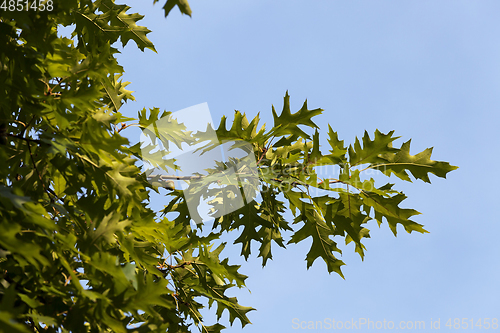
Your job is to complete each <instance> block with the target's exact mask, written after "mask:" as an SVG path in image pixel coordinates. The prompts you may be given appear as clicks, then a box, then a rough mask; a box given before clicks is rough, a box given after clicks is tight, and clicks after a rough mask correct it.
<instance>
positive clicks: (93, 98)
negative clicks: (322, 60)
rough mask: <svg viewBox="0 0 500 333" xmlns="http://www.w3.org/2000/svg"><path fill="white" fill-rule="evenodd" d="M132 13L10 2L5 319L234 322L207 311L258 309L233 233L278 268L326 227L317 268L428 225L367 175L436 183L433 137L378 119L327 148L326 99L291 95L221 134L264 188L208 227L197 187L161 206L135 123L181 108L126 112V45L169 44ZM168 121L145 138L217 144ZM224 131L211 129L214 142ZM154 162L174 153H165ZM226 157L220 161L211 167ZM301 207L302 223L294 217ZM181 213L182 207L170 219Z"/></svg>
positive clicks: (104, 323)
mask: <svg viewBox="0 0 500 333" xmlns="http://www.w3.org/2000/svg"><path fill="white" fill-rule="evenodd" d="M154 2H157V1H154ZM175 6H178V7H179V9H180V10H181V12H182V13H184V14H187V15H191V10H190V8H189V4H188V2H187V1H181V0H175V1H173V0H168V1H167V2H166V3H165V6H164V10H165V15H167V14H168V13H169V12H170V10H172V8H174V7H175ZM129 9H130V8H129V7H128V6H126V5H118V4H115V2H114V1H113V0H95V1H90V0H65V1H58V2H54V10H53V11H50V12H49V11H45V12H35V11H13V12H1V16H0V32H1V33H0V43H1V45H2V48H1V49H0V327H1V328H0V330H5V331H8V332H38V331H42V330H43V331H46V332H166V331H168V332H185V331H187V330H190V329H192V328H193V327H198V328H199V329H200V330H201V331H204V332H219V331H221V330H222V329H223V328H224V326H223V325H222V324H221V323H220V322H219V320H218V322H217V323H214V324H213V325H207V324H206V323H205V322H204V321H203V318H202V315H201V313H200V310H201V309H202V308H203V307H204V306H209V307H212V306H213V307H214V308H215V312H216V314H217V317H218V319H222V318H221V317H222V316H223V315H224V314H227V315H228V319H229V323H230V324H233V322H234V321H235V320H236V319H238V321H239V322H240V323H241V325H242V326H245V325H246V324H248V323H250V320H249V318H248V317H247V314H248V312H249V311H251V310H253V309H252V308H251V307H245V306H242V305H240V304H239V303H238V300H237V299H236V298H235V297H231V295H230V291H231V288H234V287H237V288H243V287H244V286H245V280H246V278H247V277H246V276H245V275H243V274H241V273H240V271H239V269H240V267H239V266H237V265H230V264H229V260H228V259H227V258H223V253H222V251H223V248H224V246H225V243H222V242H220V238H221V236H222V234H224V233H231V234H232V235H235V237H234V242H235V243H236V244H241V254H242V255H243V256H244V257H245V258H248V257H249V256H250V255H251V251H252V249H253V248H252V243H255V244H258V246H259V247H258V251H259V254H258V256H259V257H261V258H262V260H263V265H265V264H266V263H267V262H268V260H269V259H271V258H272V252H271V248H272V245H273V244H277V245H278V246H280V247H285V246H286V245H287V244H293V243H298V242H301V241H304V240H306V239H311V240H312V245H311V249H310V251H309V252H308V253H307V255H306V261H307V267H309V266H311V265H312V263H313V262H314V261H315V260H316V259H317V258H321V259H323V260H324V262H325V263H326V266H327V269H328V271H329V272H337V273H338V274H340V275H342V272H341V270H340V267H341V266H342V265H343V264H344V263H343V262H342V261H341V260H340V259H338V257H337V256H338V253H341V252H340V249H339V248H338V247H337V243H336V241H335V240H334V239H338V238H343V239H344V240H345V242H346V243H350V242H352V243H354V244H355V250H356V252H358V253H359V254H360V255H361V256H363V255H364V250H365V247H364V245H363V244H362V240H363V238H366V237H369V231H368V229H367V228H366V227H365V225H366V223H367V222H368V221H369V220H370V219H375V220H376V221H377V222H378V223H379V224H380V223H384V222H387V223H388V225H389V227H390V229H391V230H392V231H393V232H394V234H396V230H397V225H398V224H401V225H402V226H403V227H404V229H405V230H406V231H408V232H412V231H414V230H415V231H418V232H425V230H424V229H423V228H422V226H421V225H420V224H418V223H416V222H414V221H413V220H411V218H412V216H414V215H416V214H418V212H416V211H415V210H412V209H406V208H402V207H401V202H402V201H403V200H404V199H405V198H406V197H405V196H404V194H402V193H401V192H398V191H396V190H394V189H393V185H392V184H385V185H383V186H379V187H376V186H375V182H374V180H373V179H364V178H363V171H366V170H378V171H380V172H381V173H382V174H385V175H387V176H390V175H392V174H394V175H395V176H396V177H399V178H401V179H403V180H407V181H408V180H410V177H409V176H410V174H411V175H412V176H413V177H415V178H416V179H421V180H423V181H425V182H429V177H428V174H429V173H433V174H435V175H436V176H438V177H445V176H446V174H447V173H448V172H449V171H451V170H453V169H455V168H456V167H453V166H451V165H449V164H448V163H446V162H436V161H432V160H431V159H430V155H431V150H430V149H428V150H425V151H424V152H422V153H419V154H417V155H414V156H413V155H410V153H409V151H410V142H409V141H408V142H406V143H404V144H403V145H402V146H401V147H400V148H394V147H393V146H392V142H393V141H394V140H395V139H396V137H394V136H393V133H392V132H390V133H388V134H383V133H380V132H378V131H377V132H376V133H375V136H374V138H373V139H371V138H370V137H369V135H368V134H366V133H365V135H364V136H363V138H362V140H361V141H359V140H358V139H356V141H355V143H354V145H352V146H349V147H345V146H344V143H343V141H340V140H339V139H338V137H337V133H336V132H334V131H333V130H332V128H329V131H328V143H329V144H330V150H329V152H328V153H326V154H324V153H322V152H321V151H320V143H319V131H318V130H319V128H318V126H317V125H316V124H315V123H314V122H313V121H312V118H313V117H314V116H317V115H319V114H321V112H322V110H320V109H314V110H309V109H308V107H307V103H304V105H303V106H302V108H300V109H299V110H298V111H297V112H295V113H292V112H291V110H290V103H289V96H288V93H287V94H286V96H285V99H284V105H283V109H282V111H281V113H280V114H279V115H278V113H277V112H276V111H275V109H274V108H273V110H272V113H273V118H274V124H273V126H272V127H271V128H270V129H269V130H266V128H265V126H262V127H260V128H259V124H258V123H259V117H258V116H257V117H255V118H253V119H252V120H251V121H248V119H247V117H246V115H245V114H243V113H241V112H239V111H236V112H235V114H234V120H233V122H232V125H231V127H230V128H229V129H228V128H227V126H226V122H227V120H226V118H225V117H223V118H222V120H221V122H220V125H219V127H218V128H217V129H216V130H215V132H216V135H217V137H218V140H221V141H230V140H232V141H236V142H238V141H239V142H246V143H249V144H250V145H251V147H252V150H253V151H251V152H249V153H251V154H254V156H255V160H256V161H257V170H258V175H257V176H258V177H257V179H258V181H257V182H254V183H249V185H248V186H250V187H251V189H252V190H253V191H256V192H259V193H261V198H260V199H259V200H257V199H256V200H252V201H251V202H249V203H248V204H247V205H245V206H244V207H241V208H239V209H237V210H235V211H234V212H232V213H230V214H227V215H223V216H220V217H218V218H216V219H215V221H214V224H213V228H212V230H210V231H209V232H205V233H204V232H203V230H202V226H201V225H200V226H199V228H191V226H190V220H191V218H195V217H192V216H190V214H189V210H188V207H187V203H186V201H185V198H184V196H183V192H182V191H180V190H175V189H171V191H170V192H169V193H168V198H169V199H170V201H169V202H168V203H167V205H166V207H165V209H164V210H163V213H164V215H163V216H159V214H157V212H155V211H153V210H152V209H151V208H149V206H148V204H149V202H150V194H151V193H152V192H153V191H159V188H158V186H159V185H161V182H157V183H155V182H153V183H151V182H150V181H149V180H148V177H147V176H148V175H147V173H146V172H145V170H144V169H143V168H142V167H141V166H140V163H139V162H140V161H141V159H142V158H144V156H142V155H141V147H140V144H135V145H133V144H131V143H130V142H129V140H128V139H127V138H125V137H124V136H123V135H122V133H121V131H122V130H124V129H126V128H128V127H130V126H138V127H140V128H141V129H143V130H146V129H147V128H148V127H149V126H150V125H151V124H161V122H160V120H161V119H162V118H165V117H168V116H169V115H170V113H169V112H161V111H160V110H159V109H158V108H152V109H150V110H149V111H147V110H146V109H144V110H142V111H139V113H138V117H137V119H131V118H127V117H125V116H123V115H122V114H121V113H120V112H119V109H120V107H121V105H122V104H123V103H125V102H126V101H127V100H133V96H132V92H131V91H129V90H127V89H125V87H126V86H127V84H128V83H127V82H122V81H121V80H120V78H121V76H122V75H123V73H124V70H123V68H122V67H121V66H120V65H119V64H118V62H117V60H116V55H117V53H118V52H119V51H118V48H117V46H116V44H117V43H121V45H122V46H125V45H126V44H127V43H128V42H129V41H130V40H132V41H133V42H134V43H135V44H136V45H137V46H138V47H139V48H140V49H141V50H145V49H151V50H153V51H154V46H153V44H152V42H151V41H150V40H149V39H148V38H147V34H148V32H149V30H148V29H147V28H145V27H142V26H139V25H137V23H138V21H139V20H140V19H141V18H142V16H141V15H139V14H130V13H129ZM64 26H65V27H70V28H71V29H73V32H72V34H71V36H68V37H69V38H67V37H64V36H62V35H61V32H60V29H61V27H64ZM168 126H172V127H165V128H162V127H161V126H157V127H156V130H157V133H147V131H146V132H145V134H146V135H151V136H153V135H155V136H156V135H157V134H159V133H163V134H162V135H163V139H164V140H166V141H170V142H172V143H173V144H176V145H178V144H180V142H188V143H193V144H194V143H199V142H203V141H207V140H206V138H207V137H208V136H207V133H206V132H205V133H202V132H200V133H191V132H187V131H186V130H185V127H184V126H183V125H182V124H179V123H176V122H170V123H169V125H168ZM304 128H310V129H312V130H314V131H315V132H314V134H312V136H311V135H310V134H308V133H307V131H306V130H304ZM160 137H161V135H160ZM220 143H221V142H220V141H217V142H215V141H214V142H212V141H208V142H207V143H206V145H205V147H204V148H203V149H205V150H210V149H213V148H214V147H216V146H218V145H219V144H220ZM147 159H148V161H156V166H160V167H161V166H162V165H164V160H165V159H164V156H163V155H162V153H161V152H156V153H155V152H151V156H148V158H147ZM232 163H237V161H236V160H235V161H232ZM167 166H169V165H167ZM173 166H174V165H170V167H173ZM321 166H336V167H338V170H339V174H338V175H337V176H335V177H326V178H321V177H320V175H319V173H318V170H319V169H318V168H319V167H321ZM226 167H227V165H224V164H219V166H218V168H215V169H213V170H210V173H211V175H216V174H217V172H220V171H221V170H222V169H224V168H226ZM242 172H245V171H244V170H243V171H242ZM242 177H244V175H242ZM214 180H215V178H214V177H212V178H210V177H200V178H198V179H193V180H192V181H191V184H190V186H193V187H194V186H199V187H200V188H203V187H208V186H209V185H210V183H213V182H214ZM226 185H231V184H226ZM313 189H316V190H318V191H320V192H321V193H320V194H318V195H315V194H312V190H313ZM236 190H237V189H236V188H233V187H230V186H227V189H226V190H225V191H220V190H219V191H218V192H217V191H215V192H206V193H205V194H206V195H207V196H213V197H215V199H214V201H213V206H214V210H217V209H219V208H220V207H218V206H217V205H218V204H219V203H220V202H221V201H218V200H217V198H220V196H223V195H230V194H231V191H236ZM200 193H201V192H200ZM318 193H319V192H318ZM233 194H234V193H233ZM200 199H201V194H200ZM288 209H290V210H291V212H292V213H293V215H294V218H293V221H287V220H286V219H285V217H284V216H285V213H286V212H287V210H288ZM169 213H176V214H178V215H177V217H175V218H167V215H168V214H169ZM335 237H336V238H335ZM285 238H287V239H285Z"/></svg>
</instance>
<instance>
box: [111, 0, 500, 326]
mask: <svg viewBox="0 0 500 333" xmlns="http://www.w3.org/2000/svg"><path fill="white" fill-rule="evenodd" d="M126 2H127V4H129V5H130V6H132V9H131V12H140V13H141V14H145V15H146V17H145V19H144V20H143V21H141V22H142V23H141V25H146V26H147V27H148V28H149V29H151V30H153V32H152V33H151V34H149V35H148V36H149V38H150V39H151V40H152V41H153V43H155V45H156V49H157V50H158V54H155V53H153V52H151V51H146V52H145V53H142V52H140V51H139V50H137V49H136V48H135V46H134V45H132V42H131V44H130V45H128V46H127V47H126V48H125V49H124V51H123V54H122V55H121V56H120V57H119V61H120V62H121V64H122V65H123V66H124V68H125V72H126V74H125V76H124V79H125V80H126V81H131V82H132V84H131V85H130V86H129V87H128V88H129V89H131V90H134V91H135V97H136V99H137V101H136V102H130V103H128V104H127V105H125V106H123V108H122V110H121V111H122V112H123V113H125V114H126V115H130V116H136V115H137V110H140V109H142V108H143V107H160V108H161V109H165V110H169V111H177V110H180V109H183V108H186V107H189V106H192V105H195V104H199V103H203V102H207V103H208V106H209V108H210V111H211V113H212V117H213V119H214V121H215V122H216V123H218V119H220V117H221V116H222V115H227V116H228V117H230V118H231V117H232V115H233V110H235V109H237V110H241V111H244V112H246V113H247V115H248V116H251V117H253V116H255V115H256V114H257V112H259V111H260V114H261V118H262V120H263V121H264V122H270V121H271V119H272V116H271V105H272V104H274V105H275V106H276V108H277V109H278V110H280V109H281V105H282V101H283V96H284V94H285V91H286V90H288V91H289V93H290V95H291V103H292V109H294V110H297V109H298V108H300V106H301V105H302V103H303V101H304V100H305V99H307V100H308V103H309V106H310V107H311V108H317V107H320V108H323V109H324V110H325V112H324V113H323V115H321V116H318V117H317V118H316V120H315V121H316V122H317V123H318V125H319V126H320V128H321V130H320V135H321V136H322V143H323V149H325V150H327V147H328V146H327V142H326V130H327V128H328V127H327V123H329V124H331V126H332V127H333V128H334V130H336V131H338V133H339V137H340V138H341V139H344V140H346V143H352V142H353V141H354V137H355V136H361V135H362V134H363V132H364V130H365V129H366V130H368V132H369V133H373V131H374V130H375V129H377V128H378V129H379V130H381V131H382V132H387V131H390V130H393V129H394V130H395V131H396V134H397V135H400V136H402V139H399V140H398V141H397V143H402V142H403V140H404V141H406V140H407V139H410V138H412V153H417V152H420V151H421V150H423V149H425V148H427V147H432V146H433V147H434V153H433V159H435V160H444V161H448V162H450V163H451V164H452V165H457V166H459V167H460V169H458V170H456V171H453V172H451V173H450V174H449V176H448V179H446V180H444V179H441V178H437V177H432V178H431V181H432V185H429V184H425V183H423V182H421V181H418V182H414V183H403V182H402V181H398V180H392V179H391V181H394V182H396V184H397V185H396V186H397V188H398V189H402V190H403V191H404V192H405V194H407V195H408V197H409V198H408V199H407V200H406V205H407V206H406V207H407V208H414V209H417V210H418V211H420V212H421V213H422V215H419V216H417V217H416V221H417V222H419V223H422V224H424V225H425V227H426V229H427V230H429V231H430V234H425V235H421V234H415V233H414V234H411V235H409V234H407V233H406V232H404V230H400V232H399V235H398V237H397V238H395V237H393V236H392V233H391V232H390V230H389V228H388V227H387V225H382V227H381V228H380V229H379V228H378V227H377V225H376V223H375V222H374V221H372V222H370V223H369V225H368V228H369V229H371V235H372V238H371V239H369V240H367V241H366V245H367V255H366V258H365V261H364V262H362V261H361V259H360V258H359V257H358V256H357V255H356V254H354V252H353V247H351V246H347V247H345V248H344V254H343V257H342V259H343V260H344V261H345V262H346V263H347V266H344V269H343V271H344V274H345V277H346V279H345V280H343V279H342V278H340V277H339V276H337V275H336V274H332V275H329V274H328V273H327V270H326V266H325V264H324V263H323V262H321V261H320V260H318V261H317V262H315V264H314V265H313V267H312V268H310V269H309V270H307V269H306V263H305V260H304V259H305V255H306V253H307V251H308V246H309V243H308V242H305V244H303V245H298V246H289V248H288V249H287V250H282V249H278V248H276V249H275V250H274V252H273V253H274V260H273V261H271V262H269V263H268V265H267V267H265V268H264V269H262V268H261V265H260V260H256V259H252V260H250V261H249V262H247V263H244V261H243V260H242V259H240V258H238V254H239V251H240V247H239V245H238V246H234V245H233V246H231V245H228V251H227V252H226V254H227V255H229V256H230V257H231V261H230V263H243V267H242V269H241V271H242V273H244V274H246V275H249V276H250V277H249V279H248V280H247V285H248V287H249V289H250V290H251V292H252V293H251V294H250V293H248V291H246V290H241V291H237V293H235V295H237V296H238V298H239V300H240V303H241V304H243V305H248V306H252V307H255V308H257V311H254V312H251V313H250V314H249V318H250V320H251V321H252V322H253V325H249V326H247V327H246V328H245V329H244V332H296V331H301V330H296V329H294V327H296V326H293V322H292V320H293V319H294V318H298V320H299V322H302V321H306V322H307V321H324V320H325V318H333V319H335V320H341V321H350V320H351V319H354V320H359V318H366V319H370V320H372V321H383V320H384V319H385V320H387V321H394V322H395V323H396V325H398V324H399V322H400V321H418V320H421V321H425V323H426V328H427V329H426V331H428V330H429V327H430V321H431V319H432V320H433V321H435V320H437V319H438V318H440V319H441V330H444V331H446V330H449V329H448V328H446V327H445V324H446V321H447V320H448V319H449V318H452V319H454V318H460V320H461V319H462V318H469V320H470V318H474V320H476V319H480V318H483V319H484V318H495V317H496V318H498V319H500V285H499V281H500V260H499V257H500V242H499V241H498V235H500V224H499V217H498V216H499V214H498V212H497V210H498V208H499V206H500V205H499V204H498V197H499V193H498V190H497V189H498V188H499V187H500V182H499V176H498V174H499V171H498V165H499V164H500V163H499V162H500V158H499V156H500V151H499V142H500V140H499V139H498V135H499V126H500V118H499V108H500V20H499V19H498V17H499V16H498V15H499V13H500V2H498V1H472V0H471V1H461V0H452V1H451V0H448V1H424V0H420V1H395V0H393V1H373V0H366V1H334V0H323V1H319V0H317V1H316V0H315V1H307V2H306V1H290V0H288V1H281V0H280V1H278V0H275V1H264V0H253V1H249V0H239V1H234V0H232V1H229V0H224V1H223V0H203V1H200V0H191V1H190V3H191V8H192V10H193V16H192V18H189V17H188V16H182V15H181V14H180V13H179V11H178V10H177V9H174V10H173V12H172V13H171V14H170V15H169V17H168V18H167V19H165V18H164V17H163V11H162V10H161V6H160V3H162V1H160V3H158V4H157V5H156V6H153V5H152V1H143V0H141V1H139V0H134V1H130V0H127V1H126ZM130 133H131V134H130ZM136 134H137V135H136ZM129 135H130V137H131V138H132V139H133V138H134V135H136V139H133V140H136V141H138V140H139V135H138V133H135V132H133V130H132V131H130V132H129ZM383 178H384V177H376V178H375V179H376V181H378V184H380V185H382V184H384V183H385V182H384V179H383ZM159 200H160V199H159ZM157 203H161V202H160V201H158V202H157ZM254 258H255V257H254ZM224 318H227V316H225V317H224ZM469 323H470V321H469ZM474 323H475V322H474ZM498 330H499V331H500V329H498ZM228 331H229V332H239V331H241V328H240V325H239V322H235V325H234V326H233V327H232V328H231V329H230V330H228ZM360 331H366V330H360ZM376 331H379V332H380V331H384V330H383V329H381V330H376ZM387 331H388V330H387ZM413 331H416V330H413ZM467 331H468V332H482V331H484V328H483V330H480V329H479V328H475V329H472V330H471V329H470V328H469V329H468V330H467ZM488 331H491V329H490V330H488Z"/></svg>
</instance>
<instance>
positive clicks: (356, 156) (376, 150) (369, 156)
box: [349, 130, 399, 166]
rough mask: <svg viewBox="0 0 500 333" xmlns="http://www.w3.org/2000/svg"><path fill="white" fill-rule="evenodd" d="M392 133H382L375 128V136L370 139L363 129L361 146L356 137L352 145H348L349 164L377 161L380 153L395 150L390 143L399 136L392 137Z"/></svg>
mask: <svg viewBox="0 0 500 333" xmlns="http://www.w3.org/2000/svg"><path fill="white" fill-rule="evenodd" d="M393 133H394V131H390V132H389V133H387V134H384V133H381V132H380V131H379V130H376V131H375V138H374V139H373V140H371V139H370V136H369V135H368V132H366V131H365V135H364V136H363V147H361V143H360V142H359V139H358V138H357V137H356V142H355V143H354V147H353V146H352V145H350V146H349V163H350V164H351V166H355V165H359V164H365V163H375V162H379V161H380V155H381V154H386V153H392V152H394V151H397V149H395V148H393V147H392V145H391V143H392V142H393V141H394V140H396V139H398V138H399V137H393V136H392V134H393Z"/></svg>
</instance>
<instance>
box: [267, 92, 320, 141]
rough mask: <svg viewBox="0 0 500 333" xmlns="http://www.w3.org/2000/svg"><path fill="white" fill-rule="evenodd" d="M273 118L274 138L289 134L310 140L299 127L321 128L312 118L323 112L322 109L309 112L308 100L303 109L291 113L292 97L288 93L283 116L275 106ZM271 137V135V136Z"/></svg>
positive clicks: (272, 131)
mask: <svg viewBox="0 0 500 333" xmlns="http://www.w3.org/2000/svg"><path fill="white" fill-rule="evenodd" d="M272 111H273V118H274V128H273V130H271V133H272V135H274V136H283V135H287V134H294V135H298V136H300V137H303V138H305V139H310V138H311V137H310V136H309V135H308V134H306V133H305V132H304V131H303V130H302V129H300V128H299V127H298V125H305V126H308V127H312V128H319V127H318V126H317V125H316V124H315V123H314V122H313V121H312V120H311V118H312V117H314V116H317V115H319V114H321V113H322V112H323V110H322V109H314V110H309V109H308V108H307V100H306V101H305V102H304V105H302V108H301V109H300V110H299V111H297V112H295V113H291V112H290V95H288V91H287V92H286V94H285V97H284V102H283V110H282V112H281V114H280V115H279V116H278V114H277V113H276V110H275V109H274V106H273V108H272ZM269 135H271V134H269Z"/></svg>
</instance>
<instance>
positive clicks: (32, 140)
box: [7, 133, 43, 145]
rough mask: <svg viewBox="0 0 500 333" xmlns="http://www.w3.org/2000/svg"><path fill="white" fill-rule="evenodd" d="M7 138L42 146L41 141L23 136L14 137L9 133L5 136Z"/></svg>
mask: <svg viewBox="0 0 500 333" xmlns="http://www.w3.org/2000/svg"><path fill="white" fill-rule="evenodd" d="M7 136H9V137H11V138H17V139H20V140H24V141H28V142H35V143H38V144H39V145H41V144H43V141H41V140H37V139H30V138H25V137H24V136H21V135H14V134H10V133H9V134H7Z"/></svg>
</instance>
